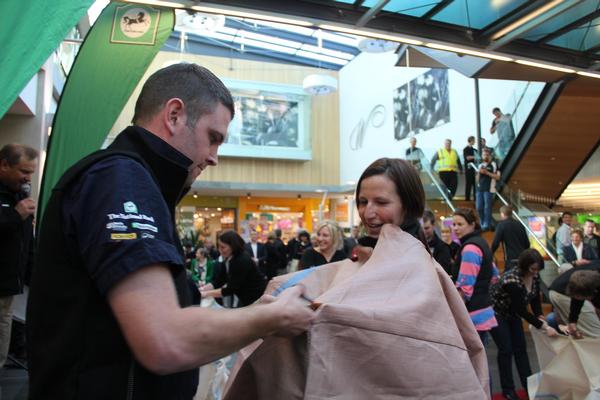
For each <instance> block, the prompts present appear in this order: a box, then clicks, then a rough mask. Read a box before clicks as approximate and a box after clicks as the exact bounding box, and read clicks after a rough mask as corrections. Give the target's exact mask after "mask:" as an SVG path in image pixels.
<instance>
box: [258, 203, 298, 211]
mask: <svg viewBox="0 0 600 400" xmlns="http://www.w3.org/2000/svg"><path fill="white" fill-rule="evenodd" d="M258 209H259V210H260V211H291V209H290V208H289V207H277V206H269V205H264V204H263V205H260V206H258Z"/></svg>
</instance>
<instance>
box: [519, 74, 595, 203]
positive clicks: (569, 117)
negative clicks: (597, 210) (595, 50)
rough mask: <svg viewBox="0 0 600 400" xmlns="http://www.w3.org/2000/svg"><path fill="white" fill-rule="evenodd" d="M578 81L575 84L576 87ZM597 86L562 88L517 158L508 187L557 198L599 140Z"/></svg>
mask: <svg viewBox="0 0 600 400" xmlns="http://www.w3.org/2000/svg"><path fill="white" fill-rule="evenodd" d="M580 85H581V82H579V83H578V86H580ZM599 88H600V87H599V86H596V92H595V96H592V95H590V93H593V92H592V91H591V90H590V88H589V87H588V88H586V89H585V95H575V94H578V92H579V90H581V88H580V87H572V88H570V87H569V85H567V87H566V88H565V89H564V90H563V92H562V93H561V95H560V97H559V98H558V100H557V101H556V102H555V104H554V106H553V107H552V110H551V111H550V113H549V115H548V116H547V118H546V120H545V121H544V123H543V124H542V126H541V128H540V130H539V131H538V133H537V135H536V136H535V138H534V139H533V141H532V143H531V144H530V146H529V147H528V149H527V150H526V151H525V154H523V156H522V157H521V160H520V162H519V164H518V166H517V169H516V171H515V173H513V175H512V177H511V179H510V183H509V186H510V187H512V188H513V189H521V190H522V191H524V192H527V193H533V194H538V195H544V196H548V197H552V198H555V199H556V198H558V197H559V196H560V194H561V193H562V191H563V190H564V189H565V187H566V186H567V184H568V183H569V181H570V180H571V179H572V177H573V176H574V174H575V173H576V172H577V171H578V170H579V169H580V168H581V166H582V164H583V163H584V162H585V160H586V159H587V157H588V156H589V154H590V153H591V152H592V151H593V150H594V148H595V146H596V144H597V143H598V140H599V139H600V91H599V90H598V89H599Z"/></svg>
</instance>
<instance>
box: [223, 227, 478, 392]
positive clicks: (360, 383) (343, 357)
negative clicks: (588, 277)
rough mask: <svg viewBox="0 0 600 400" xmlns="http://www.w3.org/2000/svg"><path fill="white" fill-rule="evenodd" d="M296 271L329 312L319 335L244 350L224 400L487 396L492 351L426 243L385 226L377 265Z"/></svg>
mask: <svg viewBox="0 0 600 400" xmlns="http://www.w3.org/2000/svg"><path fill="white" fill-rule="evenodd" d="M297 274H308V275H307V276H305V277H304V278H303V279H302V280H301V281H300V284H301V285H303V286H304V287H305V296H306V297H307V298H308V299H310V300H313V301H314V302H316V303H320V304H321V306H320V307H319V308H318V310H317V311H316V313H317V315H316V320H315V323H314V325H313V326H312V328H311V329H310V330H309V331H308V332H307V333H306V334H304V335H301V336H298V337H295V338H278V337H269V338H267V339H265V340H264V341H259V342H256V343H254V344H253V345H251V346H249V347H247V348H246V349H243V350H242V351H241V352H240V354H239V355H238V361H237V365H236V366H234V368H233V370H232V373H231V376H230V381H229V382H228V390H227V392H226V396H225V399H226V400H234V399H248V400H254V399H256V400H267V399H268V400H272V399H304V400H316V399H344V400H354V399H356V400H359V399H360V400H364V399H370V400H387V399H396V398H403V399H440V398H444V399H461V400H462V399H487V398H489V382H488V380H489V378H488V376H489V375H488V368H487V359H486V355H485V350H484V348H483V346H482V344H481V341H480V339H479V336H478V334H477V331H476V330H475V328H474V326H473V324H472V322H471V320H470V318H469V314H468V312H467V310H466V307H465V305H464V302H463V300H462V298H461V297H460V295H459V294H458V292H457V290H456V288H455V287H454V285H453V283H452V281H451V280H450V279H449V277H448V276H447V274H446V273H445V272H444V270H443V269H442V268H441V267H440V266H439V265H438V264H437V263H436V262H435V260H433V258H432V257H431V256H430V255H429V254H428V253H427V251H426V250H425V248H424V247H423V245H422V244H421V242H419V241H418V240H417V239H415V238H414V237H412V236H411V235H410V234H408V233H405V232H403V231H402V230H401V229H400V228H398V227H396V226H392V225H385V226H384V228H383V229H382V233H381V235H380V238H379V241H378V243H377V246H376V248H375V250H374V252H373V254H372V256H371V258H370V259H369V260H368V261H367V262H366V263H365V264H364V265H362V266H360V265H359V264H358V263H354V262H352V261H350V260H344V261H341V262H337V263H332V264H328V265H324V266H321V267H319V268H315V269H313V270H311V271H310V272H305V271H300V272H297V273H295V274H288V275H285V276H280V277H277V278H275V279H274V280H273V281H272V282H271V284H270V285H269V287H268V288H267V293H272V292H273V290H277V288H278V287H280V286H281V285H284V284H285V282H288V281H289V280H290V279H298V277H299V275H297Z"/></svg>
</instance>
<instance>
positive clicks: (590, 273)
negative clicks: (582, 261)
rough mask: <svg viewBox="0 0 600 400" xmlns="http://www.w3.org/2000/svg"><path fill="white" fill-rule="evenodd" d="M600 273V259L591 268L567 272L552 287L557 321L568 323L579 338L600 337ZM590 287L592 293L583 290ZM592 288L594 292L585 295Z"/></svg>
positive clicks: (574, 269) (587, 266) (592, 263)
mask: <svg viewBox="0 0 600 400" xmlns="http://www.w3.org/2000/svg"><path fill="white" fill-rule="evenodd" d="M598 274H600V260H594V261H592V262H591V263H589V264H587V265H582V266H580V267H577V268H571V269H569V270H567V271H566V272H563V273H562V274H560V275H559V276H558V277H557V278H556V279H555V280H554V282H552V284H551V285H550V287H549V288H548V290H549V297H550V302H551V303H552V306H553V308H554V313H555V315H556V317H557V322H558V323H559V324H563V323H564V324H567V327H568V330H569V334H570V335H571V337H573V338H575V339H580V338H582V337H592V338H598V337H600V315H599V314H598V308H597V307H600V297H599V296H598V294H599V292H598V287H599V286H600V275H598ZM586 286H587V287H588V290H583V289H584V288H585V287H586ZM589 289H593V290H591V293H587V294H585V293H581V292H589V291H590V290H589ZM594 292H595V294H594ZM581 295H583V296H581ZM585 300H588V301H585ZM590 302H593V303H590Z"/></svg>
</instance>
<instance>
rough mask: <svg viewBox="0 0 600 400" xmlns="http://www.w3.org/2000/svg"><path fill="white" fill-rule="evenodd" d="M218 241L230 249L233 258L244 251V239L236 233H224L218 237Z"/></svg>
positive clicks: (228, 231)
mask: <svg viewBox="0 0 600 400" xmlns="http://www.w3.org/2000/svg"><path fill="white" fill-rule="evenodd" d="M219 241H221V242H223V243H225V244H226V245H228V246H229V247H231V253H232V254H233V255H234V256H238V255H240V254H241V253H242V252H243V251H244V239H242V237H241V236H240V235H238V233H237V232H236V231H232V230H227V231H224V232H223V233H221V234H220V235H219Z"/></svg>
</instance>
